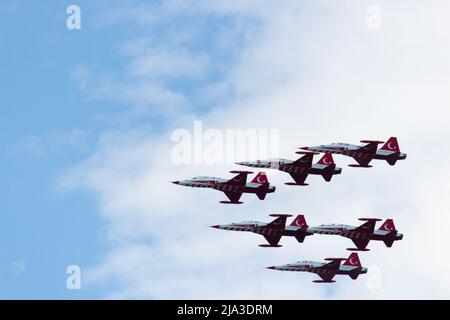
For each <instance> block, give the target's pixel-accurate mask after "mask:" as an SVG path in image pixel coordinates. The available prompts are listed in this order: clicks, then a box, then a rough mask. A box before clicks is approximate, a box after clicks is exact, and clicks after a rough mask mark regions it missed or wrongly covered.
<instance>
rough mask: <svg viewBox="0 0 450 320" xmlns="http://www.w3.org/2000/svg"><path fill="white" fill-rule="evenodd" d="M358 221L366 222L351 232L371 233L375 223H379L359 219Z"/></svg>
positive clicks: (372, 220)
mask: <svg viewBox="0 0 450 320" xmlns="http://www.w3.org/2000/svg"><path fill="white" fill-rule="evenodd" d="M360 220H363V221H364V220H367V222H365V223H363V224H362V225H360V226H359V227H358V228H356V229H355V230H353V231H356V232H364V233H373V231H374V230H375V223H376V222H377V221H379V219H369V218H366V219H365V218H361V219H360Z"/></svg>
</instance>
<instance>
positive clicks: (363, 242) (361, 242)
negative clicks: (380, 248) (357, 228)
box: [352, 239, 370, 250]
mask: <svg viewBox="0 0 450 320" xmlns="http://www.w3.org/2000/svg"><path fill="white" fill-rule="evenodd" d="M352 241H353V243H354V244H355V246H356V248H358V250H365V249H366V247H367V245H368V244H369V241H370V240H369V239H352Z"/></svg>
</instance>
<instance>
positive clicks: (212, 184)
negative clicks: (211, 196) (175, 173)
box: [172, 171, 275, 204]
mask: <svg viewBox="0 0 450 320" xmlns="http://www.w3.org/2000/svg"><path fill="white" fill-rule="evenodd" d="M230 173H235V174H237V175H236V176H235V177H233V178H231V179H223V178H216V177H195V178H192V179H188V180H182V181H172V183H174V184H179V185H181V186H187V187H193V188H211V189H215V190H219V191H223V192H224V193H225V195H226V196H227V197H228V199H229V200H230V201H220V203H231V204H240V203H242V202H241V201H239V199H240V198H241V196H242V194H243V193H255V194H256V195H257V196H258V198H259V199H260V200H264V199H265V197H266V195H267V194H268V193H272V192H275V187H274V186H271V185H270V184H269V181H268V179H267V176H266V173H265V172H264V171H261V172H259V173H258V174H257V175H256V177H255V178H254V179H253V180H252V181H251V182H250V183H247V176H248V175H249V174H251V173H253V172H251V171H230Z"/></svg>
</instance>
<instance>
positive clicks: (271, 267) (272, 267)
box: [266, 266, 276, 270]
mask: <svg viewBox="0 0 450 320" xmlns="http://www.w3.org/2000/svg"><path fill="white" fill-rule="evenodd" d="M275 268H276V267H275V266H270V267H266V269H272V270H274V269H275Z"/></svg>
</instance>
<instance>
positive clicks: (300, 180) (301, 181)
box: [289, 173, 308, 184]
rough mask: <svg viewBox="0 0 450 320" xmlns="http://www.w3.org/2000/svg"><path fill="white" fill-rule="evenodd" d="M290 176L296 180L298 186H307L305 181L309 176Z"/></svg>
mask: <svg viewBox="0 0 450 320" xmlns="http://www.w3.org/2000/svg"><path fill="white" fill-rule="evenodd" d="M289 175H290V176H291V177H292V179H294V181H295V183H296V184H305V180H306V178H307V177H308V175H307V174H299V173H289Z"/></svg>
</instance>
